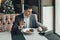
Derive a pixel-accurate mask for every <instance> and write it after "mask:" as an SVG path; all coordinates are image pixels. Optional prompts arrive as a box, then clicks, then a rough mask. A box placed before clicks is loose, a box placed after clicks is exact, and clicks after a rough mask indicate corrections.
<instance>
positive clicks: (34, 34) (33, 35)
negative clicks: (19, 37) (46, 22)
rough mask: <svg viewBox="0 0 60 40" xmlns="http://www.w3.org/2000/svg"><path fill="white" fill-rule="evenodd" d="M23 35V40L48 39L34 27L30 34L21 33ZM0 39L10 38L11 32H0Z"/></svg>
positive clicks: (7, 39)
mask: <svg viewBox="0 0 60 40" xmlns="http://www.w3.org/2000/svg"><path fill="white" fill-rule="evenodd" d="M23 36H24V37H25V40H48V39H47V38H46V37H45V36H44V35H40V34H39V32H38V31H37V29H34V32H32V33H31V34H25V33H23ZM0 40H12V36H11V32H10V31H5V32H0Z"/></svg>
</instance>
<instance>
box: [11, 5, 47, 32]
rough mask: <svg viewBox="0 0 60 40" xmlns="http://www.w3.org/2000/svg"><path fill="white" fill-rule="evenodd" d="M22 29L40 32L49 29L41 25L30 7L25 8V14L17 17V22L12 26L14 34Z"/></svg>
mask: <svg viewBox="0 0 60 40" xmlns="http://www.w3.org/2000/svg"><path fill="white" fill-rule="evenodd" d="M22 28H38V30H39V31H46V30H47V28H46V27H45V26H43V25H42V24H41V23H39V22H38V21H37V19H36V17H35V15H34V14H32V8H31V7H30V6H29V5H25V6H24V13H22V14H20V15H18V16H16V18H15V22H14V23H13V26H12V32H14V33H15V32H16V33H17V31H18V30H19V29H22Z"/></svg>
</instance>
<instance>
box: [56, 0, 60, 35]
mask: <svg viewBox="0 0 60 40" xmlns="http://www.w3.org/2000/svg"><path fill="white" fill-rule="evenodd" d="M55 5H56V11H55V13H56V15H55V16H56V21H55V22H56V25H55V26H56V28H55V29H56V31H55V32H56V33H57V34H58V35H60V31H59V30H60V0H56V4H55Z"/></svg>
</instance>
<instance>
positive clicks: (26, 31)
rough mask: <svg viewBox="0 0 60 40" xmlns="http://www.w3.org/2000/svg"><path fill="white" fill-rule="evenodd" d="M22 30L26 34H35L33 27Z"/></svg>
mask: <svg viewBox="0 0 60 40" xmlns="http://www.w3.org/2000/svg"><path fill="white" fill-rule="evenodd" d="M22 32H23V33H24V34H33V32H34V30H33V29H32V28H25V29H22Z"/></svg>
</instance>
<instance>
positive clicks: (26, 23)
mask: <svg viewBox="0 0 60 40" xmlns="http://www.w3.org/2000/svg"><path fill="white" fill-rule="evenodd" d="M24 22H25V23H24V26H25V28H29V24H30V16H29V17H27V16H25V15H24Z"/></svg>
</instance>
